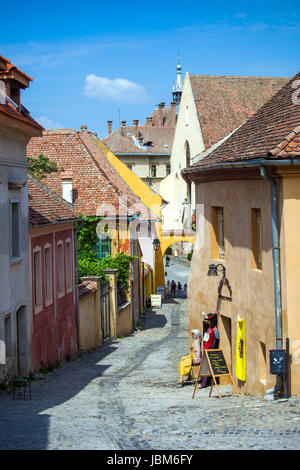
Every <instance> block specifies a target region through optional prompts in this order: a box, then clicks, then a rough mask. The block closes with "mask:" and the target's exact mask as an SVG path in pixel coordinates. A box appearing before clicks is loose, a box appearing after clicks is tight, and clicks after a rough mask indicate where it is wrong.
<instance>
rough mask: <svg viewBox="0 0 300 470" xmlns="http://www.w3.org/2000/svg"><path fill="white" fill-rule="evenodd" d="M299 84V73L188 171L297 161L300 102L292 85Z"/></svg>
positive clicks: (187, 170)
mask: <svg viewBox="0 0 300 470" xmlns="http://www.w3.org/2000/svg"><path fill="white" fill-rule="evenodd" d="M299 80H300V73H298V74H297V75H295V77H293V78H292V79H291V80H290V81H289V82H288V83H287V84H286V85H285V86H284V87H283V88H282V89H281V90H279V91H278V92H277V93H276V95H275V96H273V97H272V98H271V99H270V100H269V101H268V102H267V103H265V104H264V105H263V106H262V107H261V108H260V109H259V110H258V111H257V112H256V113H255V114H254V116H252V117H250V118H249V119H248V120H247V121H246V122H245V123H244V124H243V125H242V126H240V127H239V128H238V129H237V130H236V131H235V132H233V133H232V135H231V136H229V137H228V139H227V140H225V141H224V142H222V143H220V145H217V146H216V147H215V148H214V149H213V150H212V151H211V152H210V151H208V152H206V156H204V158H202V159H200V160H199V161H198V162H197V163H195V164H194V165H193V166H192V167H190V171H192V169H193V171H195V170H196V169H197V168H199V169H200V168H202V169H203V168H205V166H206V165H211V164H213V163H222V162H238V161H245V160H254V159H258V158H264V159H270V160H272V159H273V160H277V159H285V158H294V157H300V102H299V101H300V100H299V97H298V98H297V97H296V96H295V83H296V82H297V81H298V83H299V84H300V81H299ZM200 158H201V154H200ZM186 172H189V169H185V170H184V173H186Z"/></svg>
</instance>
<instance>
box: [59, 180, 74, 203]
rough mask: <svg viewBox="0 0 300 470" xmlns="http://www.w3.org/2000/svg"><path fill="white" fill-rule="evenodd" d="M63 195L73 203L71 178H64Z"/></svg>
mask: <svg viewBox="0 0 300 470" xmlns="http://www.w3.org/2000/svg"><path fill="white" fill-rule="evenodd" d="M62 197H63V199H65V200H66V201H68V202H70V203H71V204H73V185H72V179H71V178H68V179H63V180H62Z"/></svg>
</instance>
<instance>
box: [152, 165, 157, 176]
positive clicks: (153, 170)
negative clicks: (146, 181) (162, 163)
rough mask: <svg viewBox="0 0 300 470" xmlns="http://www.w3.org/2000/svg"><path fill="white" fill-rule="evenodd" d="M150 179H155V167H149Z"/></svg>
mask: <svg viewBox="0 0 300 470" xmlns="http://www.w3.org/2000/svg"><path fill="white" fill-rule="evenodd" d="M151 178H156V165H151Z"/></svg>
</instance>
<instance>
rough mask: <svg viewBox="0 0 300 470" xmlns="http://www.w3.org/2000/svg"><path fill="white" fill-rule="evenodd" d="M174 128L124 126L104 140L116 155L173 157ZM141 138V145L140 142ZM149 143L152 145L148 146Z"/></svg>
mask: <svg viewBox="0 0 300 470" xmlns="http://www.w3.org/2000/svg"><path fill="white" fill-rule="evenodd" d="M174 132H175V128H174V127H158V126H146V125H145V126H137V128H135V126H124V127H119V129H117V130H115V131H114V132H112V133H111V134H110V135H109V136H107V137H105V139H103V143H104V144H105V145H106V146H107V147H108V148H109V150H110V151H111V152H112V153H114V154H115V155H117V156H118V155H122V154H128V155H135V154H136V155H152V154H159V155H166V156H168V155H171V150H172V143H173V138H174ZM139 138H141V143H140V141H139ZM147 142H149V143H151V145H149V146H148V145H147Z"/></svg>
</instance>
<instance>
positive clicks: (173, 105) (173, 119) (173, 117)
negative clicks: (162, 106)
mask: <svg viewBox="0 0 300 470" xmlns="http://www.w3.org/2000/svg"><path fill="white" fill-rule="evenodd" d="M175 126H176V101H171V127H175Z"/></svg>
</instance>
